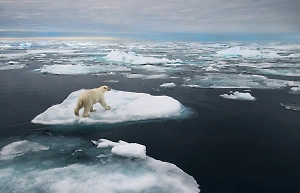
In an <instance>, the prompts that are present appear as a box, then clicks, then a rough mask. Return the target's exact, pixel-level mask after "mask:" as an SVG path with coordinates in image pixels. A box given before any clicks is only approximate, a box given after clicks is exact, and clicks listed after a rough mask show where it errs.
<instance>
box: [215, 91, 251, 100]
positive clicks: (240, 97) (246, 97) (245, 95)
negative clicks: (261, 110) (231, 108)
mask: <svg viewBox="0 0 300 193" xmlns="http://www.w3.org/2000/svg"><path fill="white" fill-rule="evenodd" d="M220 97H223V98H226V99H235V100H248V101H253V100H255V99H256V98H255V97H253V96H252V95H251V94H250V93H247V92H246V93H242V92H238V91H235V92H234V93H231V94H221V95H220Z"/></svg>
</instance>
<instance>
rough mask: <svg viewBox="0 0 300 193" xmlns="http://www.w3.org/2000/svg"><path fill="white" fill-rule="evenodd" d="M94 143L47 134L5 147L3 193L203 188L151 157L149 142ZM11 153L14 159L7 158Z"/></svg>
mask: <svg viewBox="0 0 300 193" xmlns="http://www.w3.org/2000/svg"><path fill="white" fill-rule="evenodd" d="M35 138H36V137H35ZM46 139H47V140H46ZM35 140H37V139H35ZM93 143H94V144H95V145H97V146H98V148H96V146H93V145H92V144H91V143H89V142H88V141H86V140H83V139H76V138H74V139H73V138H68V137H55V138H54V137H48V138H41V139H39V141H37V142H33V141H27V140H26V141H15V142H13V143H11V144H8V145H6V146H4V147H3V148H2V150H1V152H0V159H1V168H0V190H1V192H49V193H58V192H59V193H70V192H72V193H91V192H105V193H128V192H130V193H141V192H143V193H153V192H155V193H170V192H172V193H199V192H200V189H199V185H198V184H197V182H196V180H195V179H194V178H193V177H192V176H190V175H188V174H187V173H185V172H184V171H183V170H181V169H180V168H178V167H177V166H176V165H174V164H172V163H168V162H162V161H159V160H156V159H154V158H151V157H149V156H147V155H146V147H145V146H144V145H141V144H138V143H127V142H125V141H119V142H112V141H109V140H106V139H100V140H97V141H93ZM103 143H106V146H105V145H102V146H101V145H100V144H103ZM22 145H23V146H25V147H23V149H22V148H21V147H22ZM99 145H100V147H99ZM16 146H18V150H16ZM29 150H30V151H29ZM34 150H36V151H34ZM7 155H10V156H11V158H10V159H2V158H3V157H7ZM57 156H59V159H58V157H57Z"/></svg>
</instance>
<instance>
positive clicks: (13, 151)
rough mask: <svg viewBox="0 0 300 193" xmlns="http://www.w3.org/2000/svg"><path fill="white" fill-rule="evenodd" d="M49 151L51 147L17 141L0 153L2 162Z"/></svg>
mask: <svg viewBox="0 0 300 193" xmlns="http://www.w3.org/2000/svg"><path fill="white" fill-rule="evenodd" d="M48 149H49V147H46V146H44V145H41V144H38V143H35V142H30V141H27V140H23V141H16V142H13V143H11V144H8V145H6V146H4V147H3V148H2V150H1V151H0V160H11V159H14V158H15V157H17V156H20V155H23V154H26V153H28V152H38V151H44V150H48Z"/></svg>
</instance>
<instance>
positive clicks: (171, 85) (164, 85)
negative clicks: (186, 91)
mask: <svg viewBox="0 0 300 193" xmlns="http://www.w3.org/2000/svg"><path fill="white" fill-rule="evenodd" d="M159 86H160V87H165V88H174V87H175V86H176V84H175V83H174V82H170V83H164V84H161V85H159Z"/></svg>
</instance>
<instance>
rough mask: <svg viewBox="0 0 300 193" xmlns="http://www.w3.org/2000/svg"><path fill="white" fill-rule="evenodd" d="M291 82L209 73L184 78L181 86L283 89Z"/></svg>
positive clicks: (257, 76) (256, 76) (260, 77)
mask: <svg viewBox="0 0 300 193" xmlns="http://www.w3.org/2000/svg"><path fill="white" fill-rule="evenodd" d="M292 82H293V81H286V80H278V79H269V78H267V77H265V76H262V75H248V74H219V73H209V74H204V75H199V76H193V77H186V78H184V83H183V84H182V86H188V87H194V88H258V89H278V88H283V87H285V86H287V85H289V84H291V83H292Z"/></svg>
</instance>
